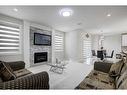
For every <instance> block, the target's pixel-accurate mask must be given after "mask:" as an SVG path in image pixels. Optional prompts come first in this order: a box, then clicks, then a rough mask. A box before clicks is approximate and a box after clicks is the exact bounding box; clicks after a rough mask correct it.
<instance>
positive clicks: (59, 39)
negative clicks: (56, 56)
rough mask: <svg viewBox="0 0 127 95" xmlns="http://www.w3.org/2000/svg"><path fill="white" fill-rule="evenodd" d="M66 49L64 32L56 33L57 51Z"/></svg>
mask: <svg viewBox="0 0 127 95" xmlns="http://www.w3.org/2000/svg"><path fill="white" fill-rule="evenodd" d="M63 50H64V33H58V32H56V33H55V51H63Z"/></svg>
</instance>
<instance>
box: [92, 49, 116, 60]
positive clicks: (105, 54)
mask: <svg viewBox="0 0 127 95" xmlns="http://www.w3.org/2000/svg"><path fill="white" fill-rule="evenodd" d="M91 52H92V57H97V58H99V59H100V60H104V59H105V58H113V57H114V56H115V55H114V50H112V51H111V53H110V54H109V53H108V52H107V51H106V49H103V47H101V49H100V50H91Z"/></svg>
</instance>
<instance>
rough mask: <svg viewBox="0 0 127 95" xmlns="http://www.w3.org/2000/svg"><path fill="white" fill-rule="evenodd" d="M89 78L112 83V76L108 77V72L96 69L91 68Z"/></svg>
mask: <svg viewBox="0 0 127 95" xmlns="http://www.w3.org/2000/svg"><path fill="white" fill-rule="evenodd" d="M88 77H89V78H91V79H97V80H99V81H102V82H106V83H109V82H110V83H114V81H115V80H114V78H113V77H110V76H109V74H108V73H104V72H100V71H96V70H92V71H91V72H90V73H89V75H88Z"/></svg>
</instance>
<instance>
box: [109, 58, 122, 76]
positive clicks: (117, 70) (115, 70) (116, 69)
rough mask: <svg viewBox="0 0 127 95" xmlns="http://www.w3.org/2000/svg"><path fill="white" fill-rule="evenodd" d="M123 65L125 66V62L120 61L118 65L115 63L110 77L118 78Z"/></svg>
mask: <svg viewBox="0 0 127 95" xmlns="http://www.w3.org/2000/svg"><path fill="white" fill-rule="evenodd" d="M123 65H124V62H123V60H120V61H119V62H117V63H113V64H112V66H111V68H110V71H109V75H110V76H118V75H119V74H120V71H121V69H122V67H123Z"/></svg>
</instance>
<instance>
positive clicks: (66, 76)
mask: <svg viewBox="0 0 127 95" xmlns="http://www.w3.org/2000/svg"><path fill="white" fill-rule="evenodd" d="M49 69H50V66H49V65H39V66H35V67H31V68H28V70H30V71H31V72H33V73H39V72H42V71H47V72H48V74H49V84H50V89H74V88H75V87H76V86H77V85H78V84H79V83H80V82H81V81H82V80H83V79H84V78H85V77H86V76H87V75H88V74H89V72H90V71H91V70H92V69H93V65H91V64H86V63H78V62H69V64H67V65H66V69H65V70H64V72H63V74H57V73H54V72H51V71H49Z"/></svg>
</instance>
